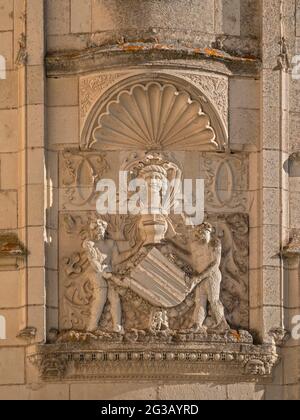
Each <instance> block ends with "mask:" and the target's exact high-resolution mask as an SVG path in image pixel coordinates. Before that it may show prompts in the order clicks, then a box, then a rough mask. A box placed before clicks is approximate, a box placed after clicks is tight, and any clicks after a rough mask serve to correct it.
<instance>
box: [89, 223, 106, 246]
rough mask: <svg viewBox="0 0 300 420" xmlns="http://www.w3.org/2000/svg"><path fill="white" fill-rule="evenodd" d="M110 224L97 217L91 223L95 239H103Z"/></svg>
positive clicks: (93, 238) (92, 237)
mask: <svg viewBox="0 0 300 420" xmlns="http://www.w3.org/2000/svg"><path fill="white" fill-rule="evenodd" d="M107 228H108V224H107V222H106V221H105V220H102V219H97V220H95V221H93V222H91V224H90V236H91V239H92V240H94V241H101V240H103V239H104V238H105V235H106V232H107Z"/></svg>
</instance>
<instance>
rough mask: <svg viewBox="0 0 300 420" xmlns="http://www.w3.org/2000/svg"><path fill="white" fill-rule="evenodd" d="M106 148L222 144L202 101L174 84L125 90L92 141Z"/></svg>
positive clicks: (208, 147)
mask: <svg viewBox="0 0 300 420" xmlns="http://www.w3.org/2000/svg"><path fill="white" fill-rule="evenodd" d="M95 143H97V147H99V148H101V149H102V150H150V149H162V150H181V151H185V150H194V151H198V150H216V149H219V144H218V143H217V141H216V134H215V131H214V129H213V128H212V127H211V125H210V119H209V117H208V116H207V115H206V114H205V113H204V112H203V110H202V107H201V104H200V102H198V101H195V100H192V99H191V97H190V95H189V94H188V93H187V92H184V91H178V90H177V89H176V87H175V86H173V85H171V84H164V85H162V84H160V83H157V82H151V83H148V84H147V85H142V84H137V85H135V86H133V87H132V88H131V90H127V91H122V92H121V93H120V94H119V96H118V97H117V99H116V100H114V101H111V102H110V103H109V104H108V106H107V109H106V112H105V113H104V114H102V115H101V116H100V117H99V119H98V126H97V127H96V128H95V129H94V131H93V135H92V144H90V147H91V146H92V145H93V144H95Z"/></svg>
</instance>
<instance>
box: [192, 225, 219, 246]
mask: <svg viewBox="0 0 300 420" xmlns="http://www.w3.org/2000/svg"><path fill="white" fill-rule="evenodd" d="M213 231H214V228H213V226H212V225H211V224H210V223H203V224H202V225H199V226H197V227H196V229H195V230H194V233H193V235H194V237H195V240H198V241H201V242H203V243H209V242H210V241H211V239H212V234H213Z"/></svg>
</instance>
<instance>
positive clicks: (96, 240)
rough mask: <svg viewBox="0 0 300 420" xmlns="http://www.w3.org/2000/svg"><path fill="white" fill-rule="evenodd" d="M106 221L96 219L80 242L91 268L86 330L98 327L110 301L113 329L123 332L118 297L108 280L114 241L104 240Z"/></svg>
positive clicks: (93, 329) (92, 330)
mask: <svg viewBox="0 0 300 420" xmlns="http://www.w3.org/2000/svg"><path fill="white" fill-rule="evenodd" d="M106 232H107V223H106V222H105V221H103V220H97V221H96V222H93V223H91V225H90V235H89V238H88V239H87V240H85V241H84V242H83V244H82V247H83V249H84V250H85V251H86V253H87V257H88V260H89V263H90V268H91V271H92V273H91V277H90V278H91V282H92V284H93V290H94V299H93V302H92V305H91V310H90V311H91V313H90V320H89V324H88V327H87V330H88V331H90V332H94V331H96V330H97V329H98V326H99V322H100V319H101V317H102V314H103V311H104V308H105V305H106V303H107V301H108V300H109V302H110V307H111V315H112V321H113V331H114V332H116V333H123V327H122V309H121V302H120V297H119V294H118V293H117V291H116V290H115V288H114V286H113V284H112V283H111V282H110V279H111V277H112V274H111V272H112V260H111V259H112V254H113V249H114V241H111V240H106V239H105V237H106Z"/></svg>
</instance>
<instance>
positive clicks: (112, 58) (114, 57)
mask: <svg viewBox="0 0 300 420" xmlns="http://www.w3.org/2000/svg"><path fill="white" fill-rule="evenodd" d="M182 60H184V63H183V62H182ZM186 60H188V63H187V61H186ZM200 62H202V63H206V64H203V66H204V67H207V71H214V70H215V71H218V72H220V73H224V74H227V75H231V74H243V75H251V76H253V75H254V76H257V75H258V74H259V70H260V66H261V62H260V60H259V59H257V58H254V57H239V56H233V55H230V54H228V53H226V52H224V51H220V50H216V49H212V48H188V47H184V46H182V47H175V46H174V45H162V44H153V43H127V44H118V45H111V46H107V47H105V48H101V47H96V48H95V47H94V48H93V47H91V48H88V49H85V50H83V51H67V52H63V53H55V52H53V53H50V54H48V56H47V57H46V67H47V75H48V77H51V76H52V77H57V76H60V75H61V76H62V75H66V74H83V73H88V72H94V71H97V70H99V68H101V70H103V69H105V68H109V69H111V68H113V67H120V66H123V67H124V66H126V67H129V66H131V67H132V66H137V65H150V64H151V65H152V66H153V65H154V64H157V65H162V64H163V65H164V67H166V66H167V67H168V68H172V67H174V66H175V68H177V69H178V67H181V66H183V67H184V68H188V67H191V68H197V69H199V68H200V67H199V66H200Z"/></svg>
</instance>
